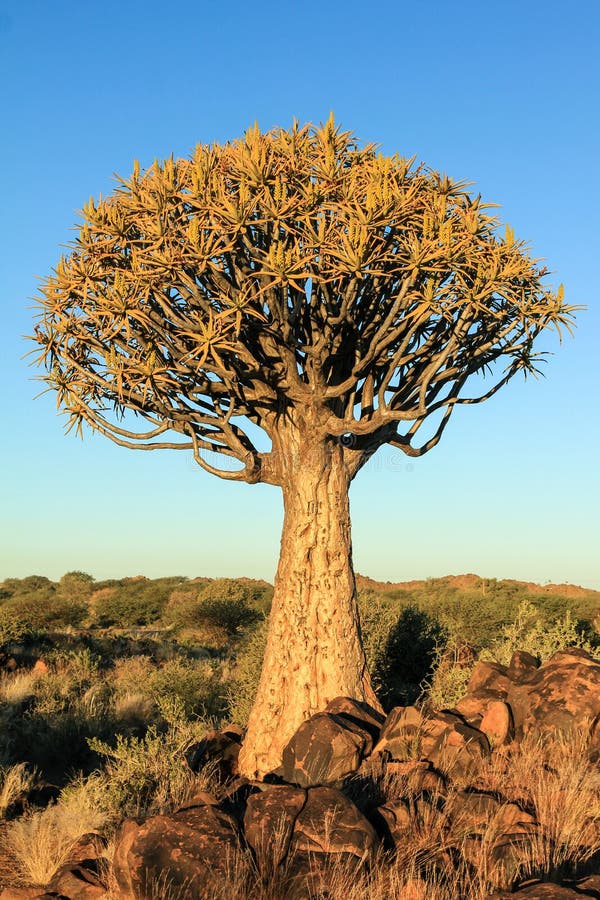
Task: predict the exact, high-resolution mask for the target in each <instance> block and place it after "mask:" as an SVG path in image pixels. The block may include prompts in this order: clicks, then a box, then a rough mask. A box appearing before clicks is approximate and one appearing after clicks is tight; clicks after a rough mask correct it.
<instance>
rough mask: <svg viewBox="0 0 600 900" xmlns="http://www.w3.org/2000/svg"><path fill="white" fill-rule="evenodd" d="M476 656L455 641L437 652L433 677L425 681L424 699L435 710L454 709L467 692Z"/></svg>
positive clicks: (468, 648)
mask: <svg viewBox="0 0 600 900" xmlns="http://www.w3.org/2000/svg"><path fill="white" fill-rule="evenodd" d="M475 662H476V655H475V654H474V653H473V651H472V649H471V648H470V647H469V646H468V645H465V644H458V643H456V642H454V641H452V642H450V643H449V644H447V645H446V646H443V645H440V646H439V647H438V648H437V649H436V652H435V655H434V659H433V664H432V673H431V676H430V677H429V678H428V679H427V680H426V681H425V684H424V686H423V687H424V691H423V698H427V700H428V701H429V703H430V704H431V706H432V707H433V708H434V709H452V708H453V707H454V706H455V705H456V704H457V703H458V701H459V700H460V699H461V697H464V695H465V693H466V691H467V684H468V683H469V679H470V677H471V673H472V671H473V667H474V664H475Z"/></svg>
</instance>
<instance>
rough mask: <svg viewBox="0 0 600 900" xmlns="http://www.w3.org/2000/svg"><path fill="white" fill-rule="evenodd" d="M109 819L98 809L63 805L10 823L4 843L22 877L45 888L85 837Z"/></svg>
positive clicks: (69, 803) (68, 803)
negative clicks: (76, 845) (75, 846)
mask: <svg viewBox="0 0 600 900" xmlns="http://www.w3.org/2000/svg"><path fill="white" fill-rule="evenodd" d="M105 820H106V816H105V815H104V813H103V812H102V811H101V809H100V808H99V807H98V806H93V807H92V806H90V805H82V804H81V803H76V802H63V803H58V804H53V805H51V806H48V807H47V808H46V809H44V810H41V811H35V812H32V813H30V814H29V815H27V816H24V817H23V818H21V819H17V820H16V821H14V822H11V823H10V825H9V826H8V829H7V831H6V834H5V841H6V844H7V846H8V849H9V850H10V851H11V853H12V856H13V859H14V862H15V864H16V867H17V869H18V870H19V873H20V875H21V876H22V877H23V878H24V879H25V880H26V881H27V882H29V883H33V884H36V885H46V884H48V882H49V881H50V880H51V878H52V876H53V875H54V873H55V872H56V870H57V869H58V868H59V867H60V866H61V865H63V864H64V863H65V862H66V861H67V859H68V857H69V853H70V852H71V850H72V848H73V847H74V845H75V844H76V842H77V841H78V840H79V838H81V837H82V836H83V835H84V834H89V833H90V832H93V831H96V830H97V829H98V828H100V827H102V825H103V824H104V822H105Z"/></svg>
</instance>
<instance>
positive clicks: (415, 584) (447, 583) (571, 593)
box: [356, 574, 600, 603]
mask: <svg viewBox="0 0 600 900" xmlns="http://www.w3.org/2000/svg"><path fill="white" fill-rule="evenodd" d="M432 584H434V585H435V586H436V587H447V588H455V589H456V590H460V591H465V592H467V593H468V592H472V593H477V594H482V593H485V591H486V590H487V589H488V588H489V587H491V585H493V584H495V585H513V586H514V587H517V588H519V589H520V590H524V591H527V592H528V593H530V594H560V595H561V596H562V597H573V598H577V597H587V598H592V597H593V598H595V599H596V600H598V602H599V603H600V591H593V590H591V589H588V588H584V587H579V586H578V585H576V584H535V582H533V581H517V580H516V579H514V578H505V579H496V578H482V577H481V576H480V575H471V574H469V575H444V576H443V577H441V578H428V579H424V580H422V581H375V579H373V578H369V577H368V576H367V575H359V574H357V575H356V585H357V587H358V589H359V590H362V591H366V590H370V591H377V592H378V593H386V594H387V593H389V592H390V591H425V590H428V589H429V587H430V586H431V585H432Z"/></svg>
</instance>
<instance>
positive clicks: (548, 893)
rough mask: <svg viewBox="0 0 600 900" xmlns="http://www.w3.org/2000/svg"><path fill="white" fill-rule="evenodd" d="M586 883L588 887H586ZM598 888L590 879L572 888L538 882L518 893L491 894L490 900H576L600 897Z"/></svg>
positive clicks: (579, 882) (577, 883) (525, 886)
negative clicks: (576, 899) (577, 899)
mask: <svg viewBox="0 0 600 900" xmlns="http://www.w3.org/2000/svg"><path fill="white" fill-rule="evenodd" d="M586 881H587V882H588V886H587V887H586ZM598 896H600V893H599V892H598V888H597V886H594V884H593V883H591V881H590V879H584V880H582V881H577V882H576V884H574V885H573V887H571V886H567V885H560V884H552V883H551V882H547V881H546V882H542V881H537V882H533V883H529V884H526V885H523V886H521V887H519V888H518V889H517V890H516V891H498V892H497V893H495V894H491V895H490V897H489V900H509V898H510V900H514V898H515V897H517V898H521V897H522V898H523V900H571V898H573V900H575V898H576V897H579V898H581V897H598Z"/></svg>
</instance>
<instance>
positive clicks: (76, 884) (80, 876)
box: [48, 865, 107, 900]
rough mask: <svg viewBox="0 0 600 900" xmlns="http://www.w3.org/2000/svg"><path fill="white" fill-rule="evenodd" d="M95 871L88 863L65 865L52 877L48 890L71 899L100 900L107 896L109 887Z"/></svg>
mask: <svg viewBox="0 0 600 900" xmlns="http://www.w3.org/2000/svg"><path fill="white" fill-rule="evenodd" d="M95 869H96V870H95V871H94V870H93V869H92V868H89V867H88V866H87V865H85V866H84V865H76V866H69V865H66V866H63V867H62V868H60V869H59V870H58V872H57V873H56V874H55V875H54V877H53V878H52V881H51V882H50V884H49V885H48V891H55V892H56V893H57V894H60V895H64V896H65V897H68V898H69V900H99V898H101V897H106V895H107V888H106V886H105V885H104V884H103V883H102V881H101V879H100V878H99V876H98V870H97V867H95Z"/></svg>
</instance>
